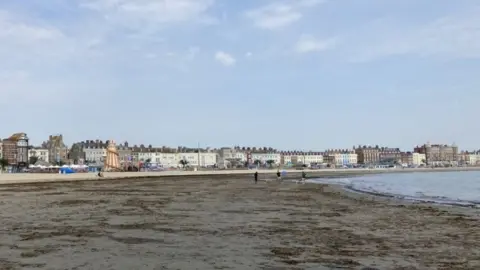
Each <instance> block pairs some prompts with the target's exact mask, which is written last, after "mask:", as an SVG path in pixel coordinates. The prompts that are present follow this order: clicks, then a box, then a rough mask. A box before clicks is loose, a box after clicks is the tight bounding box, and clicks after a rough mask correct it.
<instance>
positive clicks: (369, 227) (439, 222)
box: [0, 176, 480, 270]
mask: <svg viewBox="0 0 480 270" xmlns="http://www.w3.org/2000/svg"><path fill="white" fill-rule="evenodd" d="M0 197H1V203H0V213H1V215H2V216H1V225H2V226H1V236H0V269H99V270H100V269H102V270H105V269H132V270H133V269H135V270H137V269H240V270H246V269H362V267H366V266H371V267H376V268H378V269H448V270H453V269H475V270H477V269H480V249H478V245H479V243H480V232H479V230H478V227H477V226H478V224H479V217H478V213H479V212H478V210H474V209H460V208H446V207H444V208H442V207H435V206H431V205H429V204H407V203H401V202H397V201H387V200H385V199H376V198H373V197H368V196H358V195H352V194H350V193H346V192H343V191H341V190H339V189H338V188H335V187H329V186H325V185H318V184H305V185H296V184H293V183H290V182H284V183H277V182H269V183H266V182H263V181H262V182H259V183H258V184H253V183H252V182H251V179H250V178H247V177H246V176H236V177H228V179H227V177H225V176H205V177H200V176H196V177H186V178H179V177H175V178H167V177H165V178H159V179H141V180H117V181H112V180H109V181H87V182H69V183H41V184H28V185H10V186H1V187H0Z"/></svg>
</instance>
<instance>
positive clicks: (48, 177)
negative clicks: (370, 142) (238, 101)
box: [0, 167, 480, 185]
mask: <svg viewBox="0 0 480 270" xmlns="http://www.w3.org/2000/svg"><path fill="white" fill-rule="evenodd" d="M255 171H258V173H259V176H260V179H259V180H262V178H263V179H265V177H269V178H270V177H272V178H276V176H275V173H276V172H277V170H276V169H273V170H271V169H262V170H215V171H162V172H110V173H109V172H105V173H104V177H102V178H99V177H98V176H97V175H96V173H75V174H68V175H66V174H30V173H18V174H6V173H0V185H12V184H35V183H48V182H74V181H95V180H97V181H105V180H128V179H145V178H163V177H195V176H196V177H202V178H203V177H218V176H223V177H236V176H245V175H249V174H251V175H253V173H254V172H255ZM280 171H281V172H283V171H285V172H286V173H287V175H286V177H282V178H283V179H297V178H299V177H300V174H301V172H302V170H280ZM305 171H306V172H307V178H309V179H311V178H328V177H332V178H333V177H335V178H337V177H352V176H361V175H373V174H384V173H415V172H422V173H428V172H459V171H480V167H457V168H435V169H432V168H415V169H396V168H395V169H320V170H309V169H307V170H305Z"/></svg>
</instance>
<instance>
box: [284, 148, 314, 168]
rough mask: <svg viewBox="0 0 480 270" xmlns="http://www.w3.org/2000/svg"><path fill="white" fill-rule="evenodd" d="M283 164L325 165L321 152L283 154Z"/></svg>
mask: <svg viewBox="0 0 480 270" xmlns="http://www.w3.org/2000/svg"><path fill="white" fill-rule="evenodd" d="M282 164H283V165H288V164H305V165H312V164H323V155H322V153H320V152H296V151H293V152H282Z"/></svg>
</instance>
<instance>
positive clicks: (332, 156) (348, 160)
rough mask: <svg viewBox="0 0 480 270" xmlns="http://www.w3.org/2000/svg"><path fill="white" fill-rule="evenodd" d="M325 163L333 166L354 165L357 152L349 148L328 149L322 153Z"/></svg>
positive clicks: (356, 161) (356, 160)
mask: <svg viewBox="0 0 480 270" xmlns="http://www.w3.org/2000/svg"><path fill="white" fill-rule="evenodd" d="M323 160H324V161H325V163H327V164H330V165H333V166H335V167H343V166H349V165H356V164H357V163H358V154H357V153H356V152H355V150H350V149H329V150H327V151H325V153H324V155H323Z"/></svg>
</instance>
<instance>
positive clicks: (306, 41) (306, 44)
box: [294, 35, 335, 53]
mask: <svg viewBox="0 0 480 270" xmlns="http://www.w3.org/2000/svg"><path fill="white" fill-rule="evenodd" d="M334 45H335V39H327V40H319V39H317V38H315V37H314V36H311V35H302V36H301V37H300V39H299V40H298V41H297V43H296V44H295V47H294V50H295V52H297V53H309V52H319V51H325V50H327V49H330V48H332V47H333V46H334Z"/></svg>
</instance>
